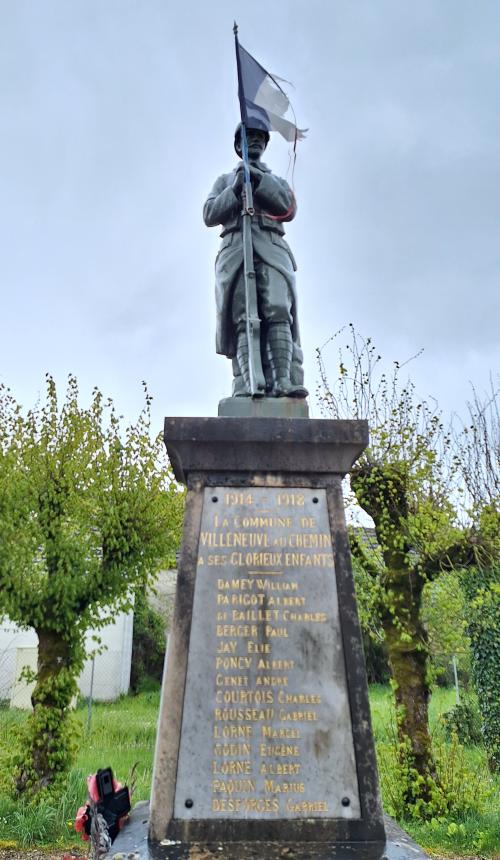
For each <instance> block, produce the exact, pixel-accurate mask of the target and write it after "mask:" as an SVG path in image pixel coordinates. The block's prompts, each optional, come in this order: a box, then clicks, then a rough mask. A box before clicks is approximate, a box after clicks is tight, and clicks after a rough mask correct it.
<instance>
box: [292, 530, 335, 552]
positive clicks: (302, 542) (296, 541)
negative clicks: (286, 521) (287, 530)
mask: <svg viewBox="0 0 500 860" xmlns="http://www.w3.org/2000/svg"><path fill="white" fill-rule="evenodd" d="M331 545H332V538H331V535H329V534H315V533H313V534H301V533H300V532H299V533H298V534H291V535H288V546H290V547H292V549H325V548H327V547H331Z"/></svg>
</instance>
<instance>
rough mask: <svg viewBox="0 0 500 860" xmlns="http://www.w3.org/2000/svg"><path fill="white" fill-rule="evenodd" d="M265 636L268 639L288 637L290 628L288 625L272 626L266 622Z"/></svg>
mask: <svg viewBox="0 0 500 860" xmlns="http://www.w3.org/2000/svg"><path fill="white" fill-rule="evenodd" d="M264 636H265V637H266V639H276V638H278V639H288V630H287V628H286V627H271V625H270V624H266V625H265V627H264Z"/></svg>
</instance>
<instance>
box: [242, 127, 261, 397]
mask: <svg viewBox="0 0 500 860" xmlns="http://www.w3.org/2000/svg"><path fill="white" fill-rule="evenodd" d="M241 153H242V156H243V170H244V182H243V192H242V203H243V211H242V220H243V275H244V278H245V311H246V334H247V341H248V370H249V377H250V393H251V395H252V397H263V396H264V395H265V393H266V380H265V377H264V371H263V369H262V356H261V352H260V317H259V311H258V307H257V283H256V279H255V269H254V262H253V245H252V218H253V216H254V214H255V210H254V208H253V195H252V183H251V181H250V169H249V166H248V146H247V133H246V128H245V124H244V123H242V124H241Z"/></svg>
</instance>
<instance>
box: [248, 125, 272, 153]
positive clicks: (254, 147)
mask: <svg viewBox="0 0 500 860" xmlns="http://www.w3.org/2000/svg"><path fill="white" fill-rule="evenodd" d="M247 144H248V155H249V156H250V158H251V159H253V160H256V159H258V158H260V157H261V155H263V153H264V150H265V148H266V146H267V140H266V134H265V132H263V131H260V130H259V129H258V128H249V129H247Z"/></svg>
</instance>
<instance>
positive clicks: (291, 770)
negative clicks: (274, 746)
mask: <svg viewBox="0 0 500 860" xmlns="http://www.w3.org/2000/svg"><path fill="white" fill-rule="evenodd" d="M301 767H302V765H301V764H300V762H294V761H278V762H265V761H263V762H262V764H261V766H260V768H259V773H260V774H262V775H263V776H297V774H298V773H300V768H301Z"/></svg>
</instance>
